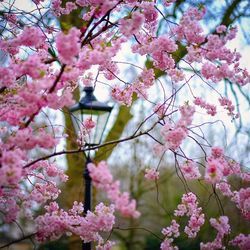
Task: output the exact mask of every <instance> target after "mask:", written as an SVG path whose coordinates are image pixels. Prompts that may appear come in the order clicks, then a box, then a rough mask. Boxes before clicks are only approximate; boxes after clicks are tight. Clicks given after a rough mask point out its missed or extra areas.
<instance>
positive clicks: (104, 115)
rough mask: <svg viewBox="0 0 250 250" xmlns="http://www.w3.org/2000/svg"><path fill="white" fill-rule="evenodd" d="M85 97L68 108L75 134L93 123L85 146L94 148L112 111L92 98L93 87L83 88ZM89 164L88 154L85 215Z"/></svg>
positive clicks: (88, 246) (86, 248)
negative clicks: (91, 121) (87, 122)
mask: <svg viewBox="0 0 250 250" xmlns="http://www.w3.org/2000/svg"><path fill="white" fill-rule="evenodd" d="M83 90H84V92H85V95H84V96H83V97H82V98H81V99H80V101H79V102H78V103H76V104H75V105H74V106H73V107H71V108H70V112H71V117H72V121H73V124H74V128H75V132H76V133H77V134H78V132H79V131H80V129H81V126H82V124H83V122H84V121H85V120H86V119H87V118H90V117H91V119H92V120H93V121H94V122H95V128H93V129H92V130H91V132H90V134H89V136H88V137H87V138H86V144H85V145H86V146H88V147H91V146H96V145H99V144H100V143H101V142H102V139H103V135H104V131H105V129H106V126H107V123H108V119H109V116H110V113H111V111H112V108H113V107H111V106H109V105H107V104H106V103H103V102H99V101H98V100H97V99H96V97H95V96H94V93H93V92H94V88H93V87H85V88H84V89H83ZM90 162H91V159H90V155H89V153H88V154H87V157H86V162H85V166H84V171H83V177H84V183H85V185H84V213H85V214H86V213H87V211H88V210H91V177H90V175H89V171H88V168H87V164H88V163H90ZM82 249H83V250H91V243H90V242H89V243H83V244H82Z"/></svg>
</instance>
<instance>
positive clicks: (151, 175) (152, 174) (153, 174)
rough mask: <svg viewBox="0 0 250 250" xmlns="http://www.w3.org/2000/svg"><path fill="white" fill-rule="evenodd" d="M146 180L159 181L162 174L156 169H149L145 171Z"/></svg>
mask: <svg viewBox="0 0 250 250" xmlns="http://www.w3.org/2000/svg"><path fill="white" fill-rule="evenodd" d="M145 172H146V173H145V175H144V176H145V178H146V179H148V180H157V179H159V177H160V173H159V171H157V170H156V169H150V168H147V169H146V170H145Z"/></svg>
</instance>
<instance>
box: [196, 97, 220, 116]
mask: <svg viewBox="0 0 250 250" xmlns="http://www.w3.org/2000/svg"><path fill="white" fill-rule="evenodd" d="M194 104H195V105H197V106H200V107H201V108H204V109H206V111H207V114H208V115H211V116H215V115H216V113H217V111H216V106H215V105H213V104H209V103H207V102H205V101H204V100H203V99H202V98H201V97H196V98H195V99H194Z"/></svg>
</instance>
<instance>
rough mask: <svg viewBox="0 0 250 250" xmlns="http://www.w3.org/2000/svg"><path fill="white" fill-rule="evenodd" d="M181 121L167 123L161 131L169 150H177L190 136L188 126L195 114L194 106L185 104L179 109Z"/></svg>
mask: <svg viewBox="0 0 250 250" xmlns="http://www.w3.org/2000/svg"><path fill="white" fill-rule="evenodd" d="M179 111H180V113H181V117H180V119H179V120H178V121H177V123H176V124H171V123H170V122H167V123H166V124H165V125H164V126H163V127H162V129H161V134H162V136H163V138H164V140H165V147H166V148H167V149H171V150H176V149H177V148H178V147H179V146H180V145H181V143H182V141H183V140H184V139H185V138H186V137H187V135H188V126H189V125H190V124H191V123H192V118H193V115H194V112H195V109H194V107H193V106H191V105H189V104H185V105H183V106H181V107H180V108H179Z"/></svg>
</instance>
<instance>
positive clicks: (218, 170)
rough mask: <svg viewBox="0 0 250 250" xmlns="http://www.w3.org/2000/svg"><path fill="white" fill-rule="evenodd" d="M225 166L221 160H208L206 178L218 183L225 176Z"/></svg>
mask: <svg viewBox="0 0 250 250" xmlns="http://www.w3.org/2000/svg"><path fill="white" fill-rule="evenodd" d="M222 171H223V166H222V165H221V163H220V161H219V160H216V159H212V160H210V161H208V162H207V165H206V172H205V180H206V181H208V182H210V183H212V184H215V183H218V182H219V181H220V180H221V179H222V177H223V172H222Z"/></svg>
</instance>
